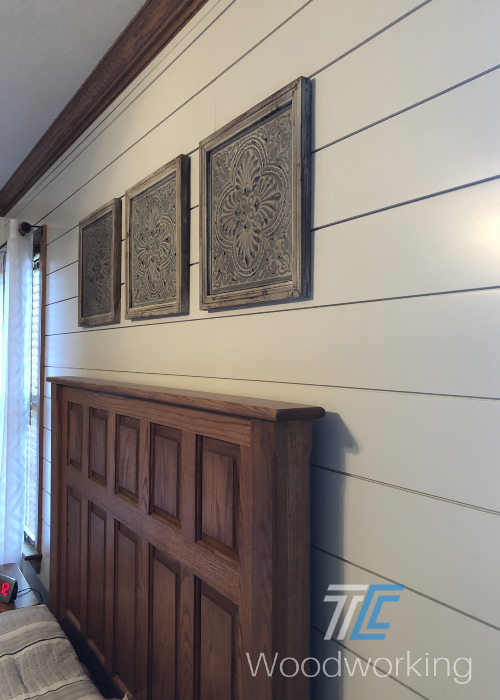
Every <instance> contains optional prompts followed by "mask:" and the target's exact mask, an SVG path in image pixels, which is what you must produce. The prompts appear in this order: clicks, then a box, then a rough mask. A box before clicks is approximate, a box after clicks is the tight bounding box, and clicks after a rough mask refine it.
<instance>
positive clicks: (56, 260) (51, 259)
mask: <svg viewBox="0 0 500 700" xmlns="http://www.w3.org/2000/svg"><path fill="white" fill-rule="evenodd" d="M47 233H49V232H48V231H47ZM75 260H78V229H77V228H74V229H73V230H72V231H69V233H66V234H65V235H64V236H61V237H60V238H58V239H57V240H55V241H54V242H53V243H51V244H50V245H48V246H47V272H48V273H49V274H50V273H53V272H55V271H56V270H59V269H60V268H61V267H64V266H65V265H69V264H70V263H72V262H75ZM77 274H78V273H77Z"/></svg>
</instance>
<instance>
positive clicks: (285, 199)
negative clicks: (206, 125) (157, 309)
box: [200, 78, 311, 309]
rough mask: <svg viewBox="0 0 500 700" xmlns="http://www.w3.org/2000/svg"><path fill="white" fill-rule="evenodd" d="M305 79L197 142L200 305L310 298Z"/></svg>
mask: <svg viewBox="0 0 500 700" xmlns="http://www.w3.org/2000/svg"><path fill="white" fill-rule="evenodd" d="M310 103H311V100H310V81H309V80H308V79H306V78H298V79H297V80H295V81H294V82H293V83H290V85H287V86H286V87H284V88H283V89H282V90H280V91H279V92H277V93H275V94H274V95H272V96H271V97H269V98H268V99H266V100H264V101H263V102H261V103H260V104H259V105H257V106H256V107H253V108H252V109H250V110H249V111H248V112H246V113H245V114H243V115H242V116H240V117H238V118H237V119H235V120H234V121H232V122H231V123H229V124H228V125H227V126H225V127H223V128H222V129H219V130H218V131H217V132H216V133H215V134H212V136H209V137H208V138H206V139H204V140H203V141H202V142H201V143H200V234H201V235H200V307H201V308H202V309H217V308H221V307H227V306H240V305H244V304H257V303H265V302H273V301H278V300H283V299H300V298H305V297H308V296H309V294H310V276H311V272H310V267H311V186H310V179H311V176H310V160H311V137H310V109H311V107H310Z"/></svg>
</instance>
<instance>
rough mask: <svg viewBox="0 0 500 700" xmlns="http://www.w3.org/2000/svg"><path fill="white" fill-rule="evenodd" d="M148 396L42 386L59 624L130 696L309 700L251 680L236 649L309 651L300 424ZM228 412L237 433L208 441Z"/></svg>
mask: <svg viewBox="0 0 500 700" xmlns="http://www.w3.org/2000/svg"><path fill="white" fill-rule="evenodd" d="M120 390H121V391H124V389H123V387H120ZM153 395H154V396H155V398H156V400H152V399H151V398H150V397H149V394H148V397H147V398H142V399H139V398H137V392H134V391H131V392H130V396H128V397H127V396H126V395H122V396H117V395H116V394H108V393H103V392H102V391H101V390H100V388H99V389H98V390H97V391H92V390H89V388H88V384H86V383H85V382H82V383H80V384H78V383H77V382H76V381H73V382H72V383H71V386H63V385H60V384H55V386H54V390H53V396H54V402H55V403H54V404H53V415H54V417H57V420H58V421H59V423H58V425H57V426H53V428H55V430H54V432H55V434H56V435H58V436H59V437H58V439H59V442H60V444H56V445H54V446H53V448H54V449H53V455H54V463H53V473H54V474H55V475H57V481H56V484H55V489H54V493H57V498H58V499H59V503H58V504H54V510H55V512H56V513H57V521H56V522H54V524H53V527H54V529H55V532H58V533H60V539H61V540H62V541H63V542H64V543H65V545H64V547H63V549H62V555H61V556H58V555H57V551H56V561H57V566H58V568H59V572H55V571H54V572H53V574H52V576H53V580H54V581H60V582H61V583H60V584H59V585H58V587H56V594H57V598H56V600H55V601H54V609H55V610H56V611H57V616H58V618H59V619H60V620H62V621H63V622H64V623H68V624H69V625H70V626H72V628H75V629H76V630H78V632H79V634H80V636H81V637H82V639H84V640H85V641H84V644H85V645H86V647H87V648H88V649H89V650H90V651H91V652H93V655H94V656H95V657H96V658H97V660H98V662H100V664H101V666H102V667H103V668H105V669H106V670H107V672H108V674H109V676H110V677H111V678H112V679H113V681H114V682H115V683H116V685H117V686H118V687H119V688H120V689H121V690H122V691H123V692H126V693H127V694H128V695H129V696H130V697H131V698H132V700H253V698H255V697H258V698H259V700H260V699H262V700H273V699H274V698H278V697H279V698H280V700H308V684H307V679H305V678H304V677H303V676H297V677H296V678H288V679H286V678H284V677H282V676H281V674H277V675H275V676H273V677H272V678H270V677H269V676H268V675H267V673H265V672H262V673H257V675H256V676H253V675H252V674H251V672H250V669H249V664H248V661H247V657H246V653H247V652H248V654H249V655H250V658H251V660H252V662H253V663H254V664H255V663H256V662H257V659H258V658H259V655H260V654H261V653H264V654H265V655H266V658H267V659H268V660H269V661H270V663H272V662H271V659H272V658H273V657H274V654H276V653H277V654H278V655H279V657H280V658H283V657H285V656H295V657H296V658H305V657H306V656H307V652H308V638H309V633H308V621H309V617H308V616H309V455H310V450H311V427H312V421H311V420H310V419H306V420H293V421H279V422H275V421H274V420H260V419H255V418H254V419H252V420H248V419H244V418H242V417H240V416H238V417H236V418H235V417H234V416H230V415H228V414H224V413H217V412H210V411H207V400H206V397H205V396H204V395H202V396H201V398H200V400H199V404H198V406H197V407H196V404H195V403H194V397H193V396H192V395H190V400H191V401H193V405H192V406H191V407H190V408H186V407H178V406H176V405H170V404H169V400H172V399H170V395H169V394H168V393H156V394H154V393H153ZM159 398H160V399H161V402H160V401H158V399H159ZM222 398H224V399H227V398H228V397H221V398H219V400H218V401H217V400H216V398H214V401H215V402H216V405H220V404H221V403H223V401H222ZM173 400H174V401H176V397H174V398H173ZM226 404H227V405H230V401H227V400H226ZM236 405H238V404H236ZM75 407H78V410H75ZM250 409H251V406H250V408H247V410H249V411H250ZM308 410H309V413H310V414H313V415H314V414H315V413H318V412H321V409H316V408H314V407H313V408H311V409H307V407H306V413H307V411H308ZM200 415H201V416H204V418H203V420H201V419H200V417H199V416H200ZM274 415H276V414H274ZM292 415H293V413H292ZM75 416H76V417H77V418H78V421H77V422H75ZM169 417H170V418H172V422H173V423H174V424H175V427H174V426H173V425H171V423H170V420H169ZM230 418H233V419H234V420H235V421H236V425H238V426H239V429H238V430H236V429H235V430H233V439H234V440H236V438H238V436H239V438H240V441H237V440H236V441H233V442H229V441H227V440H222V439H220V437H218V438H214V437H213V435H214V434H217V424H218V423H219V422H220V423H222V424H223V425H225V424H226V423H227V422H228V420H229V419H230ZM96 423H97V427H96V425H95V424H96ZM75 426H81V429H80V428H79V431H80V432H78V431H76V428H75ZM93 432H95V436H94V438H92V433H93ZM207 433H208V434H207ZM222 433H223V434H225V433H224V430H222ZM75 435H78V436H79V437H78V440H77V439H76V438H75ZM96 436H97V437H96ZM71 443H73V444H80V443H81V444H82V449H81V450H80V452H81V457H80V461H79V462H78V463H76V462H75V463H72V462H71V459H70V456H71V454H70V451H69V445H70V444H71ZM93 445H94V447H93ZM96 446H99V451H98V452H99V455H100V457H101V458H102V457H103V455H104V458H105V460H106V461H107V482H106V483H103V481H102V480H101V479H97V478H95V476H94V474H95V473H96V472H95V469H94V468H91V465H92V464H94V465H95V464H96V463H97V462H96V458H95V457H93V454H95V453H96ZM54 478H55V477H54ZM58 484H60V486H59V485H58Z"/></svg>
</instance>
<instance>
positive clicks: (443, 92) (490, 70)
mask: <svg viewBox="0 0 500 700" xmlns="http://www.w3.org/2000/svg"><path fill="white" fill-rule="evenodd" d="M499 68H500V63H499V64H497V65H496V66H493V68H488V69H486V70H483V71H482V72H481V73H477V74H476V75H473V76H472V77H471V78H466V79H465V80H462V81H461V82H460V83H456V84H455V85H452V86H451V87H448V88H446V89H444V90H441V91H440V92H436V93H435V94H434V95H431V96H430V97H425V98H424V99H423V100H419V101H418V102H415V103H414V104H412V105H410V106H409V107H404V108H403V109H400V110H398V111H397V112H394V113H393V114H389V115H388V116H387V117H382V119H377V121H374V122H372V123H371V124H367V125H366V126H362V127H361V128H360V129H356V131H352V132H351V133H349V134H346V135H345V136H341V137H340V138H338V139H335V140H334V141H330V143H326V144H325V145H324V146H319V148H315V149H313V151H312V152H313V154H314V153H319V152H320V151H323V150H324V149H325V148H330V146H335V145H336V144H337V143H340V142H341V141H345V140H346V139H349V138H351V136H356V135H357V134H360V133H362V132H363V131H366V130H367V129H371V128H372V127H374V126H377V125H378V124H383V123H384V122H386V121H389V119H393V118H394V117H398V116H399V115H401V114H404V113H405V112H409V111H410V110H412V109H415V107H420V106H421V105H424V104H426V103H427V102H431V101H432V100H435V99H436V98H437V97H442V96H443V95H446V94H447V93H448V92H452V91H453V90H456V89H457V88H460V87H463V86H464V85H467V84H468V83H472V82H473V81H474V80H478V79H479V78H482V77H483V76H485V75H488V74H489V73H493V72H494V71H496V70H498V69H499Z"/></svg>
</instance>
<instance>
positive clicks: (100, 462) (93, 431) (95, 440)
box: [89, 408, 108, 485]
mask: <svg viewBox="0 0 500 700" xmlns="http://www.w3.org/2000/svg"><path fill="white" fill-rule="evenodd" d="M107 424H108V414H107V412H106V411H99V410H98V409H93V408H91V409H90V417H89V438H90V447H89V469H90V476H91V477H92V478H94V479H97V481H99V482H101V483H102V484H104V485H105V484H106V481H107Z"/></svg>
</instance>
